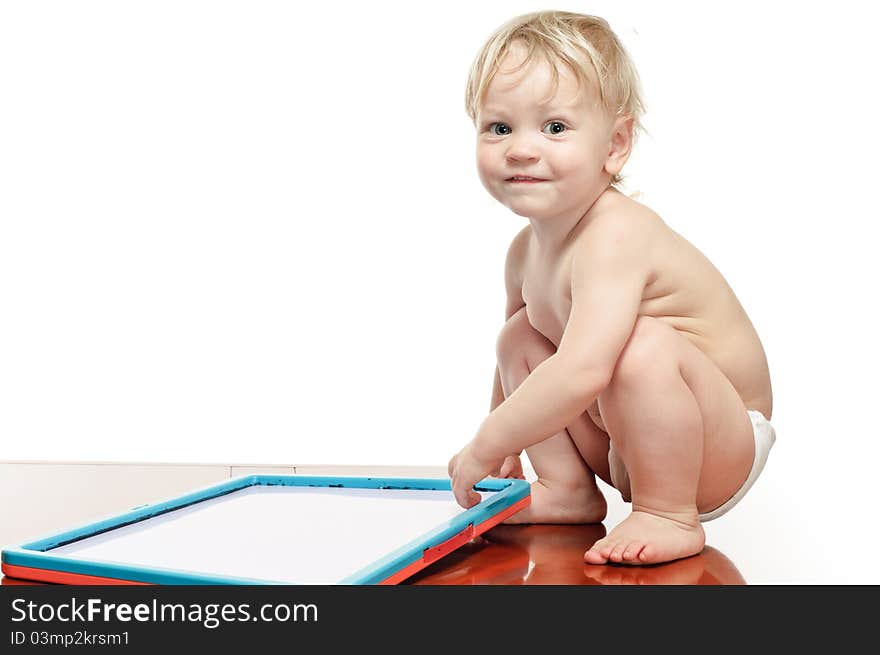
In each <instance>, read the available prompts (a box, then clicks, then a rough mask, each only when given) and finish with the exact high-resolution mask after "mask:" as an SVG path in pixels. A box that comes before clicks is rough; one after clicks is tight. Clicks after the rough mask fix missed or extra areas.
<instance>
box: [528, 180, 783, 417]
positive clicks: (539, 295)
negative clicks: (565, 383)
mask: <svg viewBox="0 0 880 655" xmlns="http://www.w3.org/2000/svg"><path fill="white" fill-rule="evenodd" d="M605 196H606V198H603V204H602V207H601V208H599V209H597V211H600V212H602V214H603V215H605V216H610V215H611V214H612V213H613V220H615V221H620V220H626V221H633V222H634V223H635V224H634V228H636V229H639V230H649V231H650V235H651V239H650V242H651V249H650V250H649V251H647V252H646V253H645V256H646V257H648V258H649V261H650V264H651V266H650V268H651V271H652V274H651V276H650V278H649V279H648V281H647V284H646V285H645V287H644V289H643V291H642V301H641V305H640V306H639V316H649V317H652V318H655V319H657V320H660V321H663V322H665V323H667V324H669V325H670V326H672V327H673V328H675V329H676V330H677V331H678V332H679V333H680V334H681V335H682V336H684V337H685V338H687V339H688V340H689V341H690V342H691V343H693V344H694V345H695V346H696V347H697V348H699V349H700V350H701V351H702V352H703V353H705V354H706V355H707V356H708V357H709V358H710V359H711V360H712V361H713V362H714V363H715V365H716V366H718V368H719V369H720V370H721V371H722V372H723V373H724V375H725V376H727V379H728V380H730V382H731V383H732V384H733V386H734V388H735V389H736V390H737V392H738V393H739V395H740V397H741V398H742V400H743V403H744V404H745V406H746V408H748V409H756V410H758V411H760V412H761V413H762V414H764V416H765V417H767V418H768V419H770V417H771V413H772V406H773V394H772V390H771V386H770V371H769V368H768V365H767V358H766V355H765V353H764V349H763V347H762V345H761V341H760V339H759V337H758V334H757V332H756V331H755V328H754V326H753V325H752V323H751V321H750V320H749V317H748V316H747V315H746V312H745V310H744V309H743V307H742V305H741V304H740V302H739V300H738V299H737V297H736V295H735V294H734V292H733V290H732V289H731V288H730V285H728V283H727V281H726V280H725V279H724V277H723V276H722V275H721V273H720V272H719V271H718V269H717V268H715V266H714V265H713V264H712V263H711V262H710V261H709V260H708V259H707V258H706V257H705V256H704V255H703V254H702V253H701V252H700V251H699V250H698V249H697V248H696V247H694V246H693V245H692V244H690V243H689V242H688V241H687V240H686V239H684V238H683V237H682V236H681V235H679V234H678V233H676V232H675V231H673V230H672V229H671V228H669V226H667V225H666V224H665V223H664V222H663V220H662V219H661V218H660V217H659V216H658V215H657V214H656V213H654V212H653V211H651V210H650V209H648V208H647V207H645V206H644V205H641V204H640V203H638V202H636V201H634V200H632V199H630V198H628V197H626V196H624V195H623V194H620V193H618V192H616V191H615V192H612V193H606V194H605ZM591 211H592V210H591ZM596 218H599V219H601V215H599V216H597V217H596ZM528 229H530V228H527V230H528ZM589 237H590V233H589V230H588V229H578V228H576V229H575V231H574V232H573V233H572V239H571V243H570V244H569V245H568V246H566V247H564V248H563V249H562V250H561V252H557V253H554V254H553V255H552V256H548V255H546V254H543V253H541V251H540V248H539V247H538V244H537V242H536V240H535V238H534V236H533V235H530V236H529V243H528V247H527V248H526V253H525V259H524V261H523V267H522V298H523V301H524V302H525V304H526V313H527V315H528V318H529V322H530V323H531V324H532V326H533V327H534V328H535V329H536V330H538V331H539V332H541V334H543V335H544V336H545V337H547V339H549V340H550V341H551V342H552V343H553V344H554V345H556V346H557V347H558V346H559V342H560V340H561V339H562V334H563V331H564V330H565V326H566V323H567V322H568V316H569V313H570V311H571V286H570V274H571V253H572V250H573V249H572V247H571V245H572V244H574V243H576V242H577V240H579V239H586V238H589ZM590 414H591V415H593V416H594V420H595V419H596V418H597V417H598V409H597V408H596V407H595V406H594V407H592V408H590ZM600 427H602V426H601V425H600Z"/></svg>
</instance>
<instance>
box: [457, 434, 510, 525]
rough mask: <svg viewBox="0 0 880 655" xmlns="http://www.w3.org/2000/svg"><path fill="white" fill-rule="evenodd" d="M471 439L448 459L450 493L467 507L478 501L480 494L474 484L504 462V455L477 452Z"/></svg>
mask: <svg viewBox="0 0 880 655" xmlns="http://www.w3.org/2000/svg"><path fill="white" fill-rule="evenodd" d="M475 441H476V440H472V441H471V442H470V443H468V445H467V446H465V447H464V448H462V449H461V450H460V451H459V452H458V454H457V455H455V456H454V457H453V458H452V459H451V460H449V477H450V478H452V494H453V495H454V496H455V501H456V502H457V503H458V504H459V505H461V506H462V507H464V508H465V509H468V508H470V507H473V506H474V505H476V504H477V503H479V502H480V494H478V493H477V492H476V491H474V485H475V484H476V483H478V482H479V481H480V480H482V479H483V478H485V477H486V476H487V475H489V474H490V473H492V472H493V471H497V470H499V469H500V468H501V466H502V464H504V456H501V457H491V456H486V455H485V454H483V453H479V448H478V447H476V446H475V444H474V442H475Z"/></svg>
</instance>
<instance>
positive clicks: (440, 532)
mask: <svg viewBox="0 0 880 655" xmlns="http://www.w3.org/2000/svg"><path fill="white" fill-rule="evenodd" d="M278 485H283V486H292V487H347V488H357V489H396V490H408V489H413V490H434V491H451V487H450V480H449V479H448V478H395V477H332V476H304V475H246V476H242V477H239V478H234V479H232V480H228V481H226V482H223V483H220V484H217V485H213V486H210V487H206V488H204V489H200V490H198V491H195V492H192V493H189V494H185V495H183V496H179V497H176V498H173V499H170V500H167V501H163V502H158V503H154V504H149V505H143V506H141V507H137V508H135V509H133V510H131V511H129V512H125V513H123V514H119V515H117V516H113V517H110V518H107V519H104V520H101V521H98V522H95V523H90V524H88V525H85V526H83V527H80V528H76V529H73V530H68V531H65V532H62V533H60V534H56V535H52V536H49V537H45V538H42V539H38V540H36V541H31V542H29V543H26V544H23V545H21V546H18V547H11V548H4V549H3V551H2V553H0V560H2V562H3V564H4V565H9V566H11V567H25V568H29V569H40V570H45V571H49V572H53V571H54V572H60V573H68V574H74V575H81V576H91V577H98V578H108V579H114V580H122V581H128V582H133V583H145V584H171V585H175V584H176V585H180V584H184V585H185V584H207V585H216V584H239V585H263V584H296V583H295V582H289V581H284V582H280V581H267V580H254V579H249V578H236V577H228V576H212V575H205V574H201V573H194V572H190V571H179V570H173V569H161V568H154V567H140V566H134V565H121V564H118V563H113V562H101V561H95V560H81V559H77V558H76V557H73V556H59V555H53V554H52V553H51V551H52V549H53V548H57V547H59V546H63V545H65V544H69V543H71V542H74V541H78V540H80V539H85V538H87V537H92V536H95V535H97V534H101V533H103V532H107V531H110V530H113V529H116V528H121V527H123V526H126V525H131V524H132V523H137V522H139V521H144V520H146V519H149V518H152V517H154V516H159V515H161V514H166V513H168V512H173V511H174V510H178V509H181V508H184V507H188V506H190V505H195V504H197V503H199V502H202V501H205V500H209V499H211V498H217V497H219V496H223V495H226V494H230V493H233V492H235V491H238V490H240V489H245V488H247V487H252V486H278ZM474 489H476V490H477V491H491V492H496V493H495V494H494V495H493V496H492V497H491V498H489V499H487V500H484V501H483V502H481V503H479V504H477V505H475V506H474V507H471V508H470V509H468V510H464V511H462V513H461V514H458V515H456V516H455V517H453V518H452V519H450V520H448V521H445V522H443V523H441V524H440V525H438V526H437V527H435V528H433V529H432V530H430V531H429V532H427V533H425V534H423V535H421V536H420V537H418V538H417V539H415V540H413V541H411V542H410V543H407V544H405V545H403V546H401V547H400V548H398V549H396V550H394V551H392V552H390V553H388V554H387V555H385V556H383V557H381V558H380V559H378V560H376V561H375V562H373V563H371V564H369V565H368V566H366V567H364V568H362V569H360V570H358V571H355V572H353V573H351V574H350V575H348V576H346V577H344V578H342V579H341V580H339V581H338V582H337V583H336V584H345V585H368V584H381V583H383V582H385V581H387V580H389V579H390V578H393V577H394V576H395V575H400V573H401V572H402V571H404V570H406V569H413V567H419V565H420V563H421V564H422V566H421V567H419V568H423V567H424V566H427V565H428V564H429V563H430V561H426V560H427V558H426V551H429V550H430V549H437V548H438V547H442V546H443V545H444V544H447V543H450V542H451V541H453V540H455V539H456V538H457V537H459V538H461V537H465V536H470V535H472V534H473V530H474V528H475V527H476V526H480V525H481V524H483V525H486V524H487V522H492V520H493V519H497V517H498V515H499V514H502V513H504V512H505V510H510V509H511V508H512V507H513V506H514V505H515V504H517V503H522V502H523V501H524V499H526V498H527V497H528V496H529V494H530V489H531V486H530V485H529V483H528V482H526V481H525V480H519V479H497V478H486V479H485V480H483V481H482V482H480V483H478V484H476V485H474ZM477 532H479V530H478V531H477ZM466 541H467V539H464V540H463V541H461V543H465V542H466ZM459 545H460V544H459ZM450 549H452V548H450ZM432 561H433V560H432ZM415 570H418V568H416V569H414V570H413V571H412V572H415ZM47 579H48V578H47Z"/></svg>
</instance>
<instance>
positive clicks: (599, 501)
mask: <svg viewBox="0 0 880 655" xmlns="http://www.w3.org/2000/svg"><path fill="white" fill-rule="evenodd" d="M590 482H591V484H588V485H586V486H583V487H578V488H575V489H573V488H572V487H563V486H561V485H554V484H553V483H551V482H548V481H546V480H537V481H535V482H533V483H532V500H531V503H530V504H529V506H528V507H526V508H525V509H524V510H521V511H519V512H517V513H516V514H514V515H513V516H511V517H510V518H508V519H506V520H505V521H504V523H599V522H600V521H601V520H602V519H604V518H605V512H606V510H607V504H606V503H605V496H603V495H602V492H601V491H599V487H597V486H596V482H595V480H591V481H590Z"/></svg>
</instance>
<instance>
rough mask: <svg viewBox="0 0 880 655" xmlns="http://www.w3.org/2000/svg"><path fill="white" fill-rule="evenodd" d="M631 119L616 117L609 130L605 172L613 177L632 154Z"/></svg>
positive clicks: (629, 117)
mask: <svg viewBox="0 0 880 655" xmlns="http://www.w3.org/2000/svg"><path fill="white" fill-rule="evenodd" d="M632 143H633V118H632V116H618V117H617V118H616V119H615V121H614V125H613V127H612V130H611V141H610V143H609V144H608V156H607V157H606V158H605V171H606V172H607V173H608V174H609V175H611V176H612V177H614V176H615V175H617V174H618V173H620V171H621V170H623V165H624V164H625V163H626V160H627V159H629V155H630V152H632Z"/></svg>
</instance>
